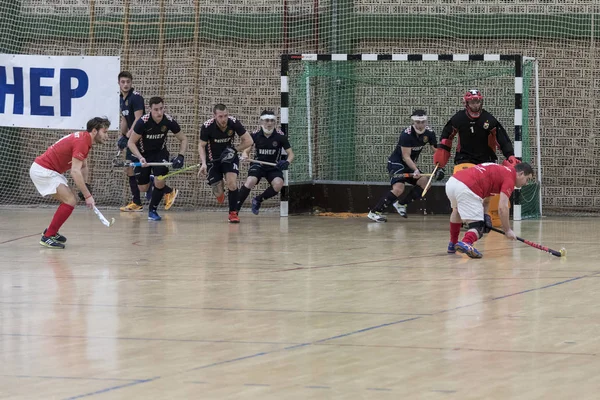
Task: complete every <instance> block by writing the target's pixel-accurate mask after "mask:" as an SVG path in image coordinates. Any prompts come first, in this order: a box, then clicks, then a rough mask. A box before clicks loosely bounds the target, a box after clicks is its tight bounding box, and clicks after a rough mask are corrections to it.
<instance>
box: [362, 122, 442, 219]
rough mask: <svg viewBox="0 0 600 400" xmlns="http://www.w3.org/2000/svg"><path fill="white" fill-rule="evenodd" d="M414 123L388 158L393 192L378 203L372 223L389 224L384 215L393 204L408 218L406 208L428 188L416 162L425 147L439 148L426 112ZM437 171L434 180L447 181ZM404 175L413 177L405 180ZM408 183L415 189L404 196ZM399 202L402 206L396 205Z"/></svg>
mask: <svg viewBox="0 0 600 400" xmlns="http://www.w3.org/2000/svg"><path fill="white" fill-rule="evenodd" d="M411 119H412V125H411V126H409V127H408V128H406V129H405V130H403V131H402V133H401V134H400V138H399V139H398V144H397V145H396V148H395V149H394V152H393V153H392V154H391V155H390V156H389V158H388V165H387V168H388V172H389V174H390V185H392V189H391V190H390V191H389V192H388V193H386V194H385V195H384V196H383V197H382V198H381V199H379V202H377V205H376V206H375V207H374V208H373V209H372V210H371V211H370V212H369V215H368V217H369V219H371V220H373V221H376V222H386V221H387V218H386V217H385V216H384V215H383V214H382V213H383V211H385V209H386V208H387V207H388V206H389V205H390V204H392V203H394V207H396V209H397V210H398V213H399V214H400V215H401V216H403V217H404V218H406V216H407V215H406V206H407V205H408V204H410V203H411V202H412V201H413V200H414V199H418V198H420V197H421V194H422V193H423V189H424V188H425V185H426V184H427V181H428V178H427V177H425V176H422V175H421V171H419V169H418V167H417V159H418V158H419V154H421V151H422V150H423V147H425V145H426V144H430V145H431V146H433V147H436V146H437V139H436V137H435V133H434V132H433V130H432V129H431V128H429V127H428V126H427V113H426V112H425V110H415V111H413V113H412V115H411ZM438 171H439V172H436V177H435V179H437V180H441V179H443V178H444V172H443V171H442V170H441V169H440V170H438ZM404 174H411V175H410V176H409V177H405V176H404ZM406 183H409V184H411V185H413V188H412V190H410V191H407V192H406V193H405V190H404V186H405V184H406ZM403 194H404V196H402V195H403ZM400 196H402V198H400ZM396 201H398V203H399V204H397V205H396V204H395V202H396Z"/></svg>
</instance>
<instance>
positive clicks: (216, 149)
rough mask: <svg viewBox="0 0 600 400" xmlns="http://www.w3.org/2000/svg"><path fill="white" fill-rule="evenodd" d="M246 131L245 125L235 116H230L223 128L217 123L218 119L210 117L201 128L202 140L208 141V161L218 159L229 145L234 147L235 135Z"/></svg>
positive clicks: (240, 134)
mask: <svg viewBox="0 0 600 400" xmlns="http://www.w3.org/2000/svg"><path fill="white" fill-rule="evenodd" d="M244 133H246V128H244V125H242V123H241V122H240V121H239V120H238V119H236V118H235V117H231V116H230V117H228V119H227V127H226V128H225V130H221V128H219V126H218V125H217V120H216V119H214V118H211V119H209V120H208V121H206V122H205V123H204V124H202V128H200V140H203V141H205V142H207V143H208V144H207V145H206V156H207V161H214V160H218V159H219V157H221V153H222V152H223V150H225V149H226V148H227V147H233V138H234V135H238V136H242V135H243V134H244Z"/></svg>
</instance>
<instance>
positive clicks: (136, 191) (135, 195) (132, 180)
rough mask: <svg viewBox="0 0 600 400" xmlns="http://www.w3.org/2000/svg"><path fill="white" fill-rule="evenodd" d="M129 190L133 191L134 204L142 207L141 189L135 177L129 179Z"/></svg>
mask: <svg viewBox="0 0 600 400" xmlns="http://www.w3.org/2000/svg"><path fill="white" fill-rule="evenodd" d="M129 188H130V189H131V194H132V195H133V202H134V203H135V204H137V205H138V206H141V205H142V199H140V188H139V187H138V184H137V181H136V180H135V176H130V177H129Z"/></svg>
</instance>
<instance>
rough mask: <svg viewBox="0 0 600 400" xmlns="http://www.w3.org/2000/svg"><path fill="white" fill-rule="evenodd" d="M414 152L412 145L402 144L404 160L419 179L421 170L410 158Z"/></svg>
mask: <svg viewBox="0 0 600 400" xmlns="http://www.w3.org/2000/svg"><path fill="white" fill-rule="evenodd" d="M411 152H412V148H411V147H404V146H402V160H403V161H404V163H405V164H406V166H407V167H408V168H410V169H412V170H413V171H415V172H414V174H413V175H414V177H415V179H419V178H420V177H421V171H419V168H417V164H415V162H414V161H413V160H412V159H411V158H410V153H411Z"/></svg>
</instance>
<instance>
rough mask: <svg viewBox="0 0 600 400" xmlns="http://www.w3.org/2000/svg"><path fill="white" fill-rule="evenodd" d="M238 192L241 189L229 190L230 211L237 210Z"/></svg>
mask: <svg viewBox="0 0 600 400" xmlns="http://www.w3.org/2000/svg"><path fill="white" fill-rule="evenodd" d="M238 192H239V190H237V189H235V190H230V191H229V195H228V197H229V212H231V211H237V208H236V207H237V202H238Z"/></svg>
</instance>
